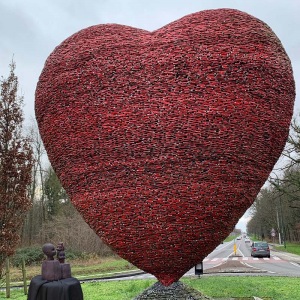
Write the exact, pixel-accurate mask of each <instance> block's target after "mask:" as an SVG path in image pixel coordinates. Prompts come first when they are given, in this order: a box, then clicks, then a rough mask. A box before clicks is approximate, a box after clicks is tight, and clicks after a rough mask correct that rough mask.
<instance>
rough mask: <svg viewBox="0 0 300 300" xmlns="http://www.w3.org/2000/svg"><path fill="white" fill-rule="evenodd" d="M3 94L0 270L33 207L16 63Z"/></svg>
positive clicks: (0, 104) (0, 98)
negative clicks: (29, 210) (29, 190)
mask: <svg viewBox="0 0 300 300" xmlns="http://www.w3.org/2000/svg"><path fill="white" fill-rule="evenodd" d="M0 83H1V92H0V93H1V94H0V271H1V270H2V267H3V263H4V261H5V259H6V257H8V256H10V255H12V254H13V253H14V251H15V249H16V247H17V245H18V242H19V238H20V229H21V227H22V224H23V221H24V218H25V215H26V212H27V211H28V209H29V208H30V205H31V202H30V196H29V193H28V186H29V185H30V182H31V169H32V165H33V159H32V149H31V146H30V142H29V140H28V139H27V138H25V137H24V136H23V133H22V124H23V111H22V104H23V97H19V96H18V94H17V92H18V78H17V76H16V75H15V63H14V62H12V63H11V64H10V73H9V76H8V77H7V78H3V77H2V78H1V82H0Z"/></svg>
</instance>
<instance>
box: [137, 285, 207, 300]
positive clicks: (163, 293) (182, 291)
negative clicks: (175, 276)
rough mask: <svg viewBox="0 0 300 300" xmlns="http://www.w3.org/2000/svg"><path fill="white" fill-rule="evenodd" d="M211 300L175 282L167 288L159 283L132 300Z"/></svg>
mask: <svg viewBox="0 0 300 300" xmlns="http://www.w3.org/2000/svg"><path fill="white" fill-rule="evenodd" d="M142 299H147V300H168V299H173V300H213V298H211V297H208V296H205V295H203V294H202V293H200V292H199V291H197V290H195V289H193V288H191V287H189V286H187V285H185V284H184V283H182V282H180V281H177V282H174V283H172V284H171V285H169V286H164V285H162V284H161V283H160V282H156V283H155V284H154V285H152V286H151V287H149V288H148V289H146V290H145V291H144V292H143V293H142V294H140V295H139V296H137V297H136V298H134V300H142Z"/></svg>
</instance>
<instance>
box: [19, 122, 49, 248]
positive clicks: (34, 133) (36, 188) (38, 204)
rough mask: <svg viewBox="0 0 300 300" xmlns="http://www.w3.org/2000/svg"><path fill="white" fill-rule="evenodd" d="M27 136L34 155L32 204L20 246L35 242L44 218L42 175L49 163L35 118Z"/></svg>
mask: <svg viewBox="0 0 300 300" xmlns="http://www.w3.org/2000/svg"><path fill="white" fill-rule="evenodd" d="M28 136H29V138H30V142H31V146H32V149H33V157H34V164H33V168H32V181H31V185H30V200H31V202H32V204H33V205H32V207H31V209H30V211H29V212H28V214H27V217H26V220H25V224H24V227H23V232H22V246H31V245H32V244H34V243H35V240H34V237H35V236H36V235H38V233H39V230H40V228H41V226H42V224H43V222H45V220H46V211H47V209H46V204H45V191H44V177H45V174H46V168H47V167H46V166H48V165H50V163H49V161H48V158H47V155H46V150H45V148H44V145H43V142H42V139H41V137H40V134H39V130H38V126H37V123H36V121H35V120H32V122H31V125H30V127H29V128H28Z"/></svg>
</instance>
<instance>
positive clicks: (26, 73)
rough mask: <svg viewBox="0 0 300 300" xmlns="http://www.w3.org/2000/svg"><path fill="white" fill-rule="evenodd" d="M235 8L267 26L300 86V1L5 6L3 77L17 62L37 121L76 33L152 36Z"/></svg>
mask: <svg viewBox="0 0 300 300" xmlns="http://www.w3.org/2000/svg"><path fill="white" fill-rule="evenodd" d="M224 7H227V8H235V9H239V10H241V11H244V12H247V13H249V14H251V15H253V16H255V17H257V18H259V19H261V20H262V21H264V22H266V23H267V24H268V25H269V26H270V27H271V28H272V29H273V31H274V32H275V33H276V34H277V36H278V37H279V39H280V40H281V42H282V44H283V46H284V48H285V50H286V52H287V53H288V55H289V57H290V59H291V62H292V65H293V70H294V77H295V80H296V84H297V82H299V80H300V58H299V54H300V34H299V28H300V18H299V13H300V1H299V0H227V1H225V0H151V1H149V0H0V75H3V76H7V75H8V70H9V68H8V65H9V63H10V61H11V60H12V58H14V60H15V62H16V65H17V68H16V74H17V76H18V77H19V83H20V91H21V93H22V94H23V95H24V102H25V107H24V111H25V117H26V121H27V122H29V120H30V118H31V117H34V92H35V88H36V83H37V81H38V77H39V75H40V73H41V71H42V69H43V66H44V62H45V60H46V58H47V57H48V56H49V54H50V53H51V52H52V51H53V49H54V48H55V47H56V46H57V45H59V44H60V43H61V42H62V41H63V40H64V39H66V38H67V37H69V36H70V35H72V34H73V33H75V32H77V31H79V30H81V29H83V28H86V27H88V26H91V25H96V24H105V23H118V24H123V25H129V26H133V27H137V28H142V29H146V30H149V31H152V30H155V29H158V28H160V27H162V26H163V25H166V24H168V23H170V22H172V21H175V20H177V19H179V18H181V17H183V16H185V15H187V14H190V13H194V12H197V11H201V10H204V9H215V8H224ZM299 110H300V97H299V96H297V98H296V104H295V115H298V114H299Z"/></svg>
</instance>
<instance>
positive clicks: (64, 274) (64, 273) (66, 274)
mask: <svg viewBox="0 0 300 300" xmlns="http://www.w3.org/2000/svg"><path fill="white" fill-rule="evenodd" d="M60 268H61V278H62V279H66V278H70V277H71V266H70V264H65V263H64V264H60Z"/></svg>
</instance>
